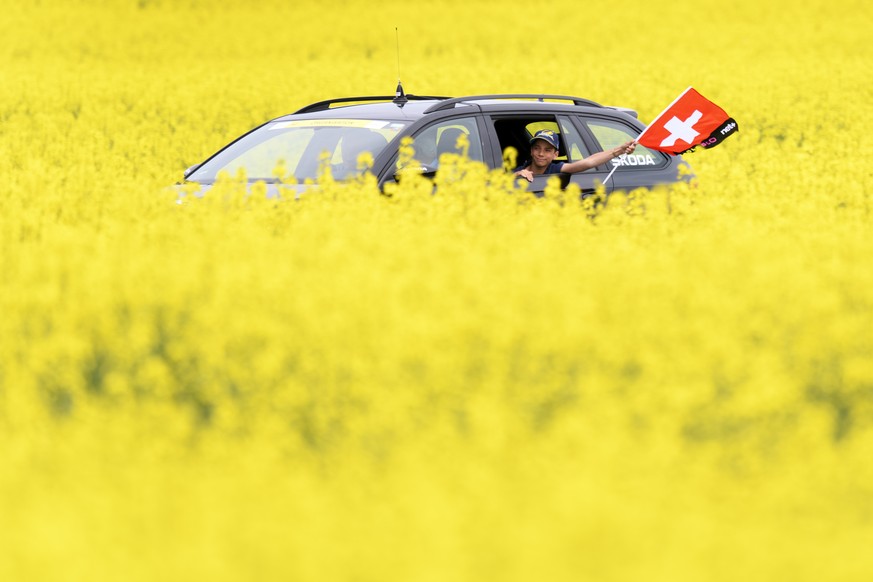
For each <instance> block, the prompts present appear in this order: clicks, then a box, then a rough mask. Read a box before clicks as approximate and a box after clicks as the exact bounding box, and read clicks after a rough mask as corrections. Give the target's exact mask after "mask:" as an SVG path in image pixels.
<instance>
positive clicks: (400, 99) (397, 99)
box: [391, 26, 409, 107]
mask: <svg viewBox="0 0 873 582" xmlns="http://www.w3.org/2000/svg"><path fill="white" fill-rule="evenodd" d="M394 35H395V37H396V38H397V89H396V90H395V91H394V99H392V100H391V101H392V102H393V103H394V104H395V105H397V107H403V106H404V105H406V103H407V102H408V101H409V99H407V98H406V93H404V92H403V83H401V82H400V32H399V31H398V30H397V27H396V26H395V27H394Z"/></svg>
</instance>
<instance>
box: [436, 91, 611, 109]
mask: <svg viewBox="0 0 873 582" xmlns="http://www.w3.org/2000/svg"><path fill="white" fill-rule="evenodd" d="M485 99H539V100H540V101H542V100H543V99H561V100H563V101H572V102H573V105H583V106H588V107H603V105H601V104H600V103H597V102H595V101H591V100H590V99H583V98H582V97H571V96H569V95H548V94H543V93H507V94H499V95H470V96H468V97H453V98H451V99H445V100H443V101H440V102H439V103H437V104H435V105H433V106H431V107H429V108H428V109H426V110H425V113H433V112H434V111H442V110H444V109H450V108H452V107H454V106H455V105H456V104H457V103H463V102H465V101H484V100H485Z"/></svg>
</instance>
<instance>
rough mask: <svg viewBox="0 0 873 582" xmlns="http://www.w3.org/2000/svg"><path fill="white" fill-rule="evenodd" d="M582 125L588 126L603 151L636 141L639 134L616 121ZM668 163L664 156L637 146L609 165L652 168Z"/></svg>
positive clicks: (592, 121) (591, 121)
mask: <svg viewBox="0 0 873 582" xmlns="http://www.w3.org/2000/svg"><path fill="white" fill-rule="evenodd" d="M582 123H585V124H587V125H588V128H589V129H590V130H591V133H592V134H594V138H595V139H596V140H597V142H598V143H599V144H600V147H601V148H602V149H603V150H604V151H606V150H608V149H610V148H614V147H616V146H620V145H621V144H623V143H626V142H628V141H630V140H632V139H636V138H637V136H638V135H639V133H640V132H639V130H637V129H635V128H631V127H628V126H627V125H624V124H623V123H621V122H618V121H610V120H606V119H583V120H582ZM668 162H669V160H668V158H667V155H666V154H663V153H661V152H658V151H655V150H650V149H649V148H647V147H645V146H641V145H637V147H636V150H635V151H634V153H632V154H630V155H627V156H622V157H620V158H615V159H613V160H612V162H611V165H612V166H641V167H644V168H645V167H649V168H651V167H653V166H663V165H666V164H667V163H668Z"/></svg>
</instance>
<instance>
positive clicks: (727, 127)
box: [636, 87, 739, 154]
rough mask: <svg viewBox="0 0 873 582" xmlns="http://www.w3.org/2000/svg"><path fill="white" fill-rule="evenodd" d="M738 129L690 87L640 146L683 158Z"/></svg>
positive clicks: (639, 140) (647, 132)
mask: <svg viewBox="0 0 873 582" xmlns="http://www.w3.org/2000/svg"><path fill="white" fill-rule="evenodd" d="M738 129H739V128H738V127H737V122H736V121H734V120H733V118H731V117H729V116H728V114H727V113H725V112H724V109H722V108H721V107H719V106H718V105H716V104H715V103H713V102H712V101H710V100H708V99H707V98H706V97H704V96H703V95H701V94H700V93H698V92H697V91H695V90H694V89H693V88H691V87H688V88H687V89H685V91H684V92H683V93H682V94H681V95H679V97H677V98H676V100H675V101H673V103H671V104H670V106H669V107H667V109H665V110H664V112H663V113H661V115H659V116H658V117H656V118H655V120H654V121H653V122H652V123H650V124H649V126H648V127H647V128H646V129H644V130H643V133H641V134H640V136H639V137H638V138H637V139H636V142H637V143H638V144H640V145H642V146H645V147H647V148H649V149H653V150H658V151H661V152H667V153H669V154H681V153H684V152H687V151H688V150H690V149H691V148H694V147H697V146H703V147H704V148H711V147H713V146H716V145H718V144H719V143H721V142H722V140H723V139H725V138H726V137H727V136H729V135H730V134H732V133H734V132H736V131H738Z"/></svg>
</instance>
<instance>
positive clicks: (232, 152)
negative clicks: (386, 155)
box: [188, 119, 409, 182]
mask: <svg viewBox="0 0 873 582" xmlns="http://www.w3.org/2000/svg"><path fill="white" fill-rule="evenodd" d="M408 123H409V122H406V121H395V120H378V119H297V120H291V121H273V122H270V123H267V124H266V125H264V126H262V127H260V128H258V129H256V130H254V131H252V132H251V133H249V134H247V135H245V136H243V137H242V138H240V139H239V140H237V141H235V142H234V143H232V144H230V145H229V146H227V147H226V148H225V149H223V150H222V151H220V152H219V153H218V154H216V155H215V156H214V157H213V158H211V159H210V160H209V161H207V162H206V163H204V164H203V165H202V166H200V167H199V168H197V170H196V171H194V172H193V173H192V174H191V175H190V176H188V179H189V180H192V181H195V182H213V181H214V180H215V178H216V177H217V176H218V173H219V172H227V173H229V174H231V175H236V174H237V172H238V171H239V169H240V168H245V172H246V176H248V179H249V180H265V181H275V180H276V178H277V176H279V175H281V176H282V177H283V178H284V179H290V178H291V177H293V178H294V179H295V180H297V181H298V182H302V181H303V180H315V179H317V178H318V176H319V174H320V173H321V171H322V166H324V165H329V167H330V171H331V175H332V176H333V177H334V178H336V179H348V178H352V177H354V176H357V175H360V174H361V173H362V172H364V171H365V170H366V169H367V167H366V165H365V164H359V156H360V155H361V154H362V153H364V152H369V153H370V154H372V156H373V157H374V158H375V157H376V156H378V155H379V153H381V152H382V150H383V149H385V146H387V145H388V142H389V141H391V139H392V138H394V136H396V135H397V133H398V132H400V130H402V129H403V128H404V127H406V125H408ZM361 161H363V159H362V160H361Z"/></svg>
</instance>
